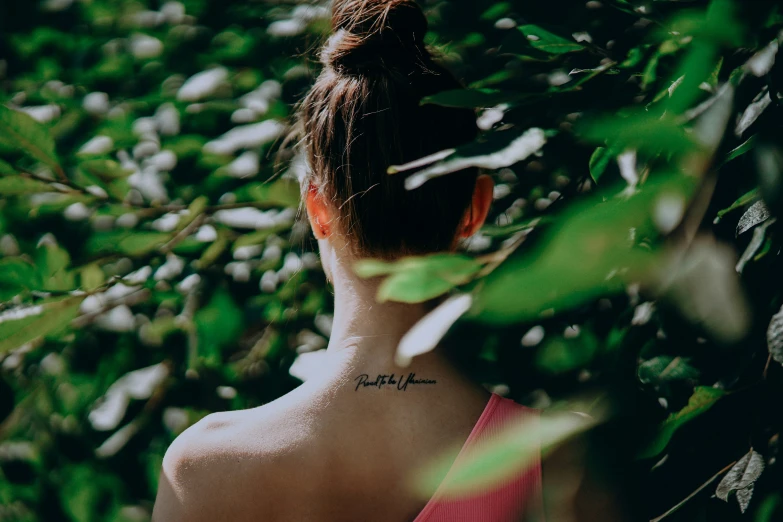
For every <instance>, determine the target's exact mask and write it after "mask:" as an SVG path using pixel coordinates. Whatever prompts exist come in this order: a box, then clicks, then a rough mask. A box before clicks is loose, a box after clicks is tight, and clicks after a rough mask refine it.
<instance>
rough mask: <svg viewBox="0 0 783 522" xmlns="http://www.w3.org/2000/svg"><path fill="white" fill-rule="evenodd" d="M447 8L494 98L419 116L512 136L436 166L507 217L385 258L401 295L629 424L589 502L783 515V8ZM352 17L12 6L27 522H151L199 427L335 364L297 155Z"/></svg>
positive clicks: (559, 389)
mask: <svg viewBox="0 0 783 522" xmlns="http://www.w3.org/2000/svg"><path fill="white" fill-rule="evenodd" d="M423 5H424V7H425V9H426V11H427V14H428V18H429V20H430V22H431V29H432V32H431V34H430V35H429V41H430V43H431V44H432V45H433V47H434V48H435V49H436V50H437V51H438V53H439V54H440V55H441V59H442V60H443V61H444V62H445V63H447V64H448V65H449V67H450V68H451V69H452V70H453V71H454V72H455V73H456V74H457V75H458V76H459V77H460V78H462V79H463V80H464V82H465V85H466V87H467V88H466V89H465V90H461V91H456V92H448V93H441V94H438V95H436V96H434V97H432V98H430V99H426V100H423V103H438V104H442V105H451V106H464V107H473V108H476V109H477V110H478V114H479V124H480V126H481V128H482V129H483V131H484V132H483V133H482V136H481V137H480V138H479V140H478V141H477V142H476V143H475V144H472V145H467V146H466V147H464V148H461V149H459V150H458V151H457V152H456V153H455V154H454V155H453V156H452V157H450V158H446V159H445V160H442V161H441V162H440V163H438V164H436V165H435V166H436V167H438V168H440V169H441V171H446V172H448V171H449V170H454V169H455V168H457V167H455V164H458V163H459V162H460V161H470V162H472V163H473V164H476V165H479V166H482V167H485V168H488V169H491V172H492V173H493V175H494V176H495V179H496V184H497V188H496V191H495V204H494V209H493V214H492V216H491V220H490V223H489V224H488V225H487V226H486V227H485V229H484V230H483V231H482V233H481V234H480V236H479V237H478V238H474V239H473V240H471V241H470V242H469V243H468V244H467V245H465V249H466V254H459V255H456V254H455V255H453V256H445V257H444V256H441V257H437V256H436V257H432V258H425V259H421V260H415V261H412V262H409V263H408V264H399V265H379V264H375V265H372V264H370V265H367V266H366V267H365V268H366V269H367V270H370V269H371V270H372V271H374V273H379V274H389V276H388V278H387V279H386V282H385V286H384V297H385V298H388V299H394V300H400V301H419V300H426V299H430V298H434V297H438V296H440V295H443V294H447V293H469V294H470V295H471V296H472V300H473V306H472V308H471V310H470V311H469V312H468V313H467V315H466V317H465V318H464V319H463V320H461V321H460V322H458V323H457V324H456V325H455V326H454V327H453V328H452V329H451V331H450V333H449V334H448V335H447V336H446V338H445V340H444V341H443V343H444V345H445V346H446V347H448V349H449V351H450V353H452V354H453V355H454V357H455V358H456V359H458V360H459V361H460V362H461V363H462V364H463V365H464V366H465V367H466V369H467V371H469V372H470V373H471V375H472V376H473V377H474V378H475V379H477V380H478V381H479V382H482V383H485V384H486V385H487V386H488V387H490V388H492V389H494V390H495V391H498V392H501V393H504V394H507V395H509V396H511V397H513V398H514V399H516V400H518V401H520V402H523V403H525V404H529V405H532V406H536V407H541V408H548V409H549V408H551V409H554V410H556V409H557V408H558V407H559V406H560V405H562V404H568V401H569V400H570V399H571V398H573V397H574V396H582V397H585V396H589V397H591V399H590V400H591V401H592V408H594V410H591V413H594V412H596V411H598V410H602V411H607V412H609V413H608V414H607V415H606V420H605V422H604V423H603V424H601V425H600V426H598V427H597V428H595V429H593V430H591V431H590V432H589V433H588V434H587V435H586V438H585V440H586V442H587V449H588V452H587V459H586V462H585V466H586V475H585V477H586V478H585V480H584V481H583V488H587V489H588V490H589V488H598V489H601V488H602V489H604V490H606V491H609V492H611V494H610V495H609V496H608V497H602V496H600V495H596V498H611V499H612V500H611V501H612V502H615V503H617V510H619V511H621V512H624V513H625V515H624V516H625V518H627V519H631V520H650V519H653V518H654V517H658V516H660V515H662V514H664V513H668V512H669V510H670V509H672V508H674V509H673V511H671V512H670V513H669V514H667V515H666V518H667V519H668V520H672V521H675V520H683V521H685V520H688V521H691V520H710V521H716V520H741V519H750V520H756V521H759V522H762V521H770V520H778V519H780V517H781V516H782V515H781V514H782V513H783V506H781V497H780V484H781V483H783V481H781V476H780V474H781V472H780V467H779V465H778V464H777V462H776V461H777V458H778V452H779V433H780V429H781V420H782V419H781V415H780V413H779V412H780V408H779V405H780V403H781V366H780V365H781V363H783V340H781V339H782V338H781V331H783V318H782V317H781V316H779V315H778V316H775V314H779V310H780V307H781V305H782V304H783V303H782V302H781V299H780V289H781V276H780V274H781V268H782V267H781V266H780V265H781V258H780V255H779V254H780V245H781V243H780V235H779V232H778V230H779V225H778V224H777V223H776V216H778V214H780V209H781V197H782V196H781V184H780V179H781V166H782V165H783V146H781V141H780V130H781V129H780V121H781V107H780V100H781V96H783V67H782V66H781V60H777V61H776V60H775V57H776V54H777V48H778V45H779V43H780V40H781V36H780V34H781V33H780V31H781V29H782V28H783V14H782V13H781V7H780V5H779V4H778V3H776V2H773V1H772V0H770V1H762V0H759V1H754V2H740V1H734V2H731V1H728V0H713V1H712V2H706V1H701V0H696V1H687V2H686V1H682V2H678V1H667V2H661V1H654V2H651V1H646V2H645V1H636V0H602V1H600V2H598V1H589V2H582V1H570V0H569V1H567V0H551V1H548V2H522V1H509V2H503V1H500V2H491V3H486V2H469V1H463V0H457V1H449V2H438V1H428V2H425V3H424V4H423ZM327 30H328V9H327V7H326V6H322V5H315V6H314V5H306V4H299V3H297V2H262V1H248V0H243V1H222V2H210V1H207V0H186V1H183V2H181V3H179V2H166V3H163V2H155V1H152V0H150V1H148V2H144V1H131V0H76V1H69V0H46V1H43V2H30V1H23V0H5V1H4V2H3V3H2V5H0V96H2V100H3V102H4V105H5V108H4V110H3V112H0V175H2V177H0V193H2V194H3V197H2V201H0V251H1V253H2V256H3V257H2V259H0V299H2V301H3V302H4V303H3V304H2V308H0V358H1V359H2V369H1V370H0V520H46V521H57V520H74V521H98V520H112V521H133V520H146V519H148V517H149V514H150V512H151V506H152V501H153V499H154V495H155V491H156V488H157V478H158V473H159V469H160V463H161V460H162V457H163V454H164V452H165V450H166V448H167V446H168V445H169V444H170V443H171V441H172V440H173V439H174V438H175V437H176V435H177V434H179V433H180V432H181V431H182V430H184V429H185V428H186V427H187V426H189V425H190V424H192V423H194V422H195V421H197V420H198V419H200V418H201V417H203V416H204V415H206V414H208V413H210V412H213V411H221V410H227V409H237V408H250V407H255V406H258V405H261V404H264V403H266V402H268V401H271V400H273V399H274V398H276V397H279V396H280V395H282V394H284V393H286V392H287V391H289V390H291V389H293V388H294V387H296V386H297V385H298V383H299V382H300V381H299V380H298V379H299V378H305V377H306V375H307V374H308V373H310V372H312V371H313V369H314V368H315V371H317V356H318V353H319V352H318V350H319V349H322V348H323V347H324V346H325V345H326V342H327V339H328V335H329V326H330V316H329V314H330V307H331V303H330V301H331V299H330V291H329V289H328V287H327V285H326V281H325V278H324V276H323V274H322V272H321V271H320V268H319V265H318V260H317V256H316V255H315V254H314V252H313V249H314V245H312V243H311V241H310V239H309V233H308V231H307V228H306V227H305V226H304V225H303V224H302V223H301V221H300V220H298V219H297V209H298V194H299V188H298V183H297V178H298V175H300V174H301V169H302V168H303V167H302V165H301V162H300V161H298V158H297V156H296V155H295V152H294V151H292V150H288V149H287V148H284V147H282V144H283V140H282V137H283V136H284V135H285V133H286V125H287V123H288V121H289V116H290V115H291V114H292V111H293V108H294V106H295V104H296V102H297V101H298V100H299V99H301V96H302V94H303V93H304V92H305V90H306V89H307V87H308V86H309V85H310V83H311V82H312V80H313V78H314V75H315V74H316V73H317V70H318V66H317V63H316V62H315V57H316V52H315V50H316V49H317V46H318V44H319V42H321V41H322V38H323V36H324V34H326V31H327ZM202 73H204V74H202ZM194 75H199V76H196V77H195V78H194ZM183 86H184V87H183ZM19 111H25V112H27V114H28V115H30V116H32V118H28V117H25V115H24V114H23V113H20V112H19ZM34 120H37V121H38V123H36V121H34ZM248 126H252V127H248ZM236 129H241V130H242V133H243V134H242V135H241V136H237V134H236ZM225 133H231V134H225ZM49 136H51V138H49ZM96 138H97V141H96ZM50 139H51V140H53V141H54V143H56V150H55V149H53V148H48V147H47V144H49V143H50V141H49V140H50ZM281 149H282V150H281ZM278 159H279V161H277V160H278ZM396 175H407V173H406V172H402V173H399V174H396ZM416 175H422V171H419V172H418V173H417V174H416ZM446 175H447V174H446ZM185 209H187V212H184V210H185ZM738 261H739V263H738ZM773 316H774V317H773ZM294 361H296V364H295V366H294V367H293V369H292V370H290V368H291V365H292V363H294ZM139 370H140V371H139ZM594 414H595V413H594ZM595 415H596V417H597V418H598V417H600V416H599V415H597V414H595ZM746 455H751V456H752V458H751V457H748V458H746V459H744V460H743V457H744V456H746ZM735 462H736V463H737V464H736V466H735V464H734V463H735ZM760 463H761V464H760ZM762 464H763V468H764V469H763V472H761V471H760V470H761V468H762ZM491 472H492V469H489V468H488V469H487V473H488V474H491ZM719 483H720V484H721V485H722V486H723V492H724V493H727V494H728V496H726V495H723V494H722V493H721V491H722V490H721V488H719V487H718V484H719ZM737 491H739V493H737ZM716 492H717V493H718V497H721V496H723V497H725V499H726V500H728V503H727V502H725V501H724V499H721V498H717V497H716V496H715V494H716ZM749 492H752V494H751V495H750V496H749ZM684 499H685V500H686V501H685V502H681V501H683V500H684ZM611 512H612V510H607V513H608V514H607V518H608V519H611V518H612V515H611V514H610V513H611ZM743 512H744V514H743Z"/></svg>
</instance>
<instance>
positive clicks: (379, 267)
mask: <svg viewBox="0 0 783 522" xmlns="http://www.w3.org/2000/svg"><path fill="white" fill-rule="evenodd" d="M353 269H354V272H356V275H358V276H359V277H361V278H363V279H369V278H371V277H378V276H382V275H388V274H393V273H394V272H395V271H396V270H397V265H395V264H394V263H391V262H389V261H381V260H380V259H362V260H361V261H357V262H356V264H355V265H354V266H353Z"/></svg>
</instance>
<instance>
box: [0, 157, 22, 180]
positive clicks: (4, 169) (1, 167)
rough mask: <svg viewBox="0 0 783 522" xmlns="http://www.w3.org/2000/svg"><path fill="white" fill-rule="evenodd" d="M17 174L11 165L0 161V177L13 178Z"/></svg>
mask: <svg viewBox="0 0 783 522" xmlns="http://www.w3.org/2000/svg"><path fill="white" fill-rule="evenodd" d="M17 174H18V172H17V170H16V169H15V168H14V166H13V165H11V164H10V163H8V162H7V161H3V160H2V159H0V175H2V176H15V175H17Z"/></svg>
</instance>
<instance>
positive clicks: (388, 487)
mask: <svg viewBox="0 0 783 522" xmlns="http://www.w3.org/2000/svg"><path fill="white" fill-rule="evenodd" d="M492 188H493V185H492V180H491V179H490V178H489V177H487V176H480V177H479V178H478V179H477V182H476V187H475V191H474V195H473V198H472V203H471V206H470V208H469V209H468V210H467V211H466V213H465V216H464V218H463V220H462V223H461V226H460V227H459V231H458V233H457V235H456V236H455V238H454V245H455V247H456V244H457V242H458V240H459V239H460V238H461V237H469V236H471V235H473V234H474V233H475V232H477V231H478V230H479V228H481V226H482V224H483V223H484V220H485V219H486V216H487V213H488V211H489V207H490V204H491V202H492ZM306 207H307V213H308V217H309V220H310V224H311V226H312V229H313V233H314V234H315V237H316V238H317V239H318V243H319V248H320V253H321V260H322V264H323V267H324V270H325V271H326V274H327V276H328V277H329V279H330V280H331V281H332V283H333V286H334V295H335V314H334V323H333V328H332V336H331V338H330V340H329V346H328V348H327V356H326V362H325V363H324V365H323V368H321V369H320V371H319V375H318V376H317V377H314V378H313V379H310V380H308V381H307V382H305V383H304V384H303V385H301V386H300V387H298V388H297V389H295V390H294V391H292V392H291V393H289V394H287V395H285V396H283V397H281V398H279V399H277V400H275V401H273V402H271V403H269V404H266V405H264V406H262V407H259V408H254V409H251V410H243V411H233V412H224V413H215V414H212V415H209V416H207V417H206V418H204V419H203V420H201V421H200V422H198V423H197V424H195V425H194V426H192V427H190V428H189V429H187V430H186V431H185V432H184V433H183V434H182V435H180V436H179V437H178V438H177V439H176V440H175V441H174V443H173V444H172V445H171V447H170V448H169V450H168V451H167V453H166V456H165V458H164V461H163V472H162V475H161V480H160V487H159V491H158V497H157V500H156V503H155V509H154V513H153V521H154V522H178V521H186V520H187V521H189V522H199V521H209V522H219V521H224V520H225V521H233V522H242V521H251V520H252V521H254V522H257V521H272V522H274V521H278V520H279V521H283V520H285V521H289V522H293V521H309V522H330V521H341V522H346V521H368V520H372V521H389V522H400V521H405V520H413V519H414V518H415V517H416V515H417V514H418V513H419V512H420V511H421V509H422V508H423V507H424V505H425V504H426V502H427V500H428V498H429V497H430V496H431V494H432V491H415V490H414V488H413V487H412V485H411V477H412V475H413V472H414V471H415V470H417V469H420V468H421V467H422V466H425V465H426V464H427V463H429V462H430V459H431V458H432V457H433V456H436V455H445V456H446V458H449V459H453V458H455V457H456V455H457V453H458V451H459V449H460V448H461V446H462V444H463V443H464V441H465V439H466V438H467V437H468V435H469V433H470V431H471V429H472V428H473V426H474V424H475V423H476V421H477V419H478V418H479V416H480V415H481V413H482V411H483V410H484V407H485V406H486V403H487V401H488V399H489V393H488V392H487V391H486V390H484V388H483V387H481V386H479V385H477V384H475V383H473V382H470V381H468V380H467V379H466V378H465V377H464V376H462V375H461V374H460V373H459V372H458V371H457V370H456V369H455V368H454V367H453V366H452V364H451V363H450V362H449V361H448V360H447V358H446V357H445V356H444V355H443V354H442V353H441V352H440V350H438V349H436V350H434V351H433V352H430V353H428V354H425V355H422V356H419V357H417V358H415V359H414V361H413V362H412V363H411V365H410V366H409V367H408V368H405V369H401V368H399V367H397V366H396V365H395V363H394V359H393V356H394V352H395V349H396V347H397V344H398V342H399V340H400V339H401V337H402V336H403V335H404V334H405V332H407V331H408V329H409V328H410V327H411V326H412V325H413V324H415V323H416V322H417V321H418V320H419V319H421V317H422V316H423V315H424V314H425V313H426V311H427V310H426V308H425V307H424V306H419V305H407V304H399V303H377V302H376V300H375V295H376V292H377V285H378V281H372V280H371V281H367V280H362V279H359V278H358V277H357V276H356V275H355V274H354V273H353V271H352V269H351V267H352V265H353V263H354V262H355V261H356V259H357V257H356V256H355V255H353V254H352V253H351V252H352V249H351V238H350V237H348V236H346V235H345V234H344V233H343V232H342V231H341V230H340V229H339V227H338V226H337V223H338V220H336V219H335V217H336V209H335V208H334V206H333V205H332V204H331V203H330V202H329V201H327V200H325V199H324V198H323V197H322V196H320V195H319V193H318V191H316V190H310V191H308V195H307V198H306ZM410 372H413V373H415V374H416V376H417V378H423V379H428V380H435V381H436V384H432V385H410V386H408V387H407V388H406V390H405V391H399V390H398V389H397V387H396V386H394V385H387V386H384V387H382V388H380V389H379V388H378V387H367V388H364V387H362V388H361V389H357V387H356V385H357V381H356V378H357V376H358V375H360V374H367V375H369V376H370V378H371V379H374V377H375V376H376V375H378V374H392V373H394V374H396V375H397V376H399V375H400V374H401V373H405V374H407V373H410Z"/></svg>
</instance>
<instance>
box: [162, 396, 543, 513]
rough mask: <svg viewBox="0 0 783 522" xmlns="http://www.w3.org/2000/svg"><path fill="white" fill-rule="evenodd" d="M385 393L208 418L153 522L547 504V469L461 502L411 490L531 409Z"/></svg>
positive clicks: (183, 442) (178, 450)
mask: <svg viewBox="0 0 783 522" xmlns="http://www.w3.org/2000/svg"><path fill="white" fill-rule="evenodd" d="M368 391H369V390H368ZM375 391H379V392H381V393H377V394H375V395H374V396H373V395H371V394H361V393H355V394H353V395H348V394H345V395H341V394H340V393H339V392H338V393H336V394H330V393H329V392H326V391H325V390H323V389H321V390H317V389H308V388H307V386H302V387H300V388H299V389H297V390H295V391H294V392H292V393H291V394H289V395H287V396H285V397H283V398H281V399H278V400H277V401H275V402H273V403H270V404H269V405H266V406H264V407H261V408H256V409H254V410H247V411H243V412H230V413H220V414H213V415H210V416H208V417H207V418H205V419H204V420H202V421H200V422H199V423H198V424H197V425H195V426H193V427H192V428H190V429H189V430H187V431H186V432H185V433H184V434H183V435H181V436H180V438H178V439H177V441H175V443H174V444H173V445H172V447H171V448H170V449H169V451H168V452H167V454H166V458H165V460H164V472H163V475H162V476H161V484H160V488H159V495H158V500H157V502H156V506H155V514H154V516H153V520H154V521H155V522H164V521H166V522H177V521H179V520H183V521H184V520H188V521H190V522H198V521H201V520H204V521H207V520H208V521H210V522H220V521H221V520H226V521H228V520H230V521H232V522H242V521H245V520H247V521H251V520H252V521H259V520H263V521H275V520H281V521H282V520H286V521H299V520H301V521H308V522H332V521H341V522H351V521H357V522H358V521H366V520H373V521H380V522H384V521H388V522H410V521H412V520H414V519H415V520H416V522H438V521H445V520H448V521H450V522H457V521H460V520H464V521H468V520H470V521H481V520H486V521H487V522H502V521H505V520H509V521H510V520H515V519H514V518H510V517H509V515H513V513H515V509H516V508H518V507H520V505H521V504H523V503H524V502H528V500H526V499H527V498H528V497H531V495H537V493H536V492H537V491H538V489H539V488H540V475H539V474H537V473H538V472H536V471H535V470H536V469H540V468H537V467H536V466H538V463H537V462H536V463H534V465H533V467H532V468H531V470H532V471H529V472H526V473H525V474H524V475H520V476H517V477H515V479H514V480H513V481H512V483H510V484H508V485H507V486H506V487H505V488H501V489H499V490H495V491H494V492H493V493H489V494H483V495H478V496H473V498H467V499H463V500H461V501H453V500H451V499H449V498H448V497H447V496H446V495H445V494H444V488H443V486H441V488H439V489H438V491H437V492H433V493H434V497H433V498H431V499H429V500H428V497H427V496H426V495H425V496H420V495H417V494H416V493H415V492H414V491H413V490H412V489H411V478H412V476H413V473H415V472H416V471H418V470H419V469H420V468H422V467H423V466H425V465H427V464H428V463H430V462H431V461H432V459H433V458H434V457H437V456H440V455H442V454H443V453H444V451H445V453H446V458H449V459H454V458H457V461H456V463H455V464H459V462H460V461H461V460H464V459H465V458H466V454H467V453H468V451H469V450H471V449H473V448H475V447H477V446H478V445H480V444H482V443H484V442H486V441H488V440H490V439H491V438H492V437H494V436H495V435H496V434H497V432H498V430H499V429H500V428H501V427H502V426H503V425H504V424H505V423H506V422H508V421H509V420H511V418H512V417H514V416H515V414H519V415H524V414H525V413H528V414H529V413H530V410H526V409H523V408H522V407H521V406H518V405H516V404H514V403H513V402H511V401H508V400H506V399H501V398H500V397H498V396H496V395H492V396H491V397H490V398H489V400H488V398H487V394H486V392H481V391H480V389H477V388H475V387H472V388H470V387H463V386H461V385H459V386H454V387H448V389H441V390H439V391H433V390H428V391H427V392H426V393H419V394H418V396H417V395H416V393H417V392H414V393H413V394H400V393H396V394H391V393H389V394H386V395H385V396H384V395H383V393H384V392H383V391H382V390H373V392H375ZM531 421H532V419H531ZM466 441H467V443H466ZM460 448H461V450H460ZM449 449H450V453H449ZM458 453H459V457H457V455H458ZM448 480H449V477H448V476H447V477H446V479H445V481H444V482H447V481H448ZM430 496H432V495H430ZM531 498H532V497H531ZM530 501H534V500H530ZM528 503H529V502H528ZM477 513H484V514H485V515H487V516H488V517H489V518H476V514H477Z"/></svg>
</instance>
